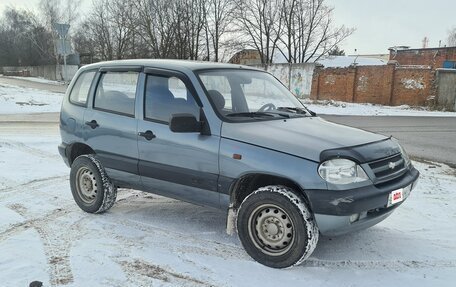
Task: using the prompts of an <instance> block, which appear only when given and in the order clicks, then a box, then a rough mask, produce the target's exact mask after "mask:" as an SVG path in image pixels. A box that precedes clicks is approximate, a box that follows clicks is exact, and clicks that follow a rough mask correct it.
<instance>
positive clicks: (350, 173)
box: [318, 158, 369, 184]
mask: <svg viewBox="0 0 456 287" xmlns="http://www.w3.org/2000/svg"><path fill="white" fill-rule="evenodd" d="M318 174H320V176H321V178H323V179H324V180H326V181H327V182H330V183H333V184H350V183H355V182H362V181H366V180H369V177H368V176H367V175H366V172H365V171H364V170H363V168H362V167H361V166H359V165H358V164H356V162H354V161H351V160H349V159H344V158H336V159H331V160H327V161H325V162H323V163H322V164H320V166H319V167H318Z"/></svg>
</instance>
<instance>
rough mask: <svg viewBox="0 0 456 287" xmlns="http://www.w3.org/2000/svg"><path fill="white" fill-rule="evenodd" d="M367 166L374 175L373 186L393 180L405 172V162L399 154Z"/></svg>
mask: <svg viewBox="0 0 456 287" xmlns="http://www.w3.org/2000/svg"><path fill="white" fill-rule="evenodd" d="M368 164H369V167H370V168H371V170H372V172H373V174H374V175H375V179H374V183H375V184H378V183H382V182H386V181H389V180H392V179H395V178H397V177H399V176H401V175H403V174H404V173H405V172H406V166H405V161H404V159H403V158H402V154H400V153H398V154H395V155H393V156H390V157H387V158H383V159H380V160H376V161H372V162H369V163H368Z"/></svg>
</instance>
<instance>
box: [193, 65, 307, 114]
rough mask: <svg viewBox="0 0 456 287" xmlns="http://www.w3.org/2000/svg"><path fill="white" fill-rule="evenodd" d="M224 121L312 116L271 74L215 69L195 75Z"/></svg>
mask: <svg viewBox="0 0 456 287" xmlns="http://www.w3.org/2000/svg"><path fill="white" fill-rule="evenodd" d="M198 76H199V78H200V79H201V82H202V83H203V85H204V87H205V89H206V91H207V94H208V97H209V98H210V100H211V101H212V103H213V105H214V106H215V108H216V109H217V111H218V113H219V114H220V115H222V117H223V118H227V119H231V120H245V119H262V120H265V119H266V120H267V119H277V118H283V117H285V118H290V117H302V116H306V115H311V113H310V112H309V111H308V110H307V109H306V108H305V107H304V105H303V104H302V103H301V102H300V101H299V100H298V99H297V98H296V97H295V96H294V95H293V94H292V93H291V92H290V91H289V90H288V89H287V88H285V87H284V86H283V85H282V84H281V83H280V82H279V81H278V80H277V79H276V78H274V77H273V76H272V75H270V74H268V73H265V72H262V71H255V70H245V69H218V70H205V71H201V72H199V73H198Z"/></svg>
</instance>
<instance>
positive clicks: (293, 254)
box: [237, 186, 318, 268]
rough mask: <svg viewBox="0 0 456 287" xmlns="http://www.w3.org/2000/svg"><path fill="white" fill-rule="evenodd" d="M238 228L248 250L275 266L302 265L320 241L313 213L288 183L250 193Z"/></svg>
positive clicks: (240, 211)
mask: <svg viewBox="0 0 456 287" xmlns="http://www.w3.org/2000/svg"><path fill="white" fill-rule="evenodd" d="M237 230H238V234H239V238H240V240H241V242H242V245H243V246H244V249H245V250H246V251H247V253H248V254H249V255H250V256H251V257H252V258H253V259H255V260H256V261H257V262H259V263H261V264H263V265H266V266H269V267H273V268H286V267H291V266H293V265H298V264H300V263H301V262H302V261H304V260H305V259H307V258H308V257H309V256H310V255H311V254H312V252H313V250H314V249H315V247H316V245H317V242H318V228H317V225H316V223H315V220H314V218H313V215H312V213H311V212H310V211H309V209H308V207H307V205H306V203H305V202H304V201H303V200H302V199H301V198H300V197H299V196H298V195H297V194H296V193H295V192H294V191H293V190H292V189H290V188H288V187H285V186H266V187H262V188H259V189H258V190H256V191H254V192H253V193H252V194H250V195H249V196H247V197H246V198H245V199H244V201H243V202H242V204H241V206H240V208H239V212H238V217H237Z"/></svg>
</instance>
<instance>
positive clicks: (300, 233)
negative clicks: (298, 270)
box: [59, 60, 419, 268]
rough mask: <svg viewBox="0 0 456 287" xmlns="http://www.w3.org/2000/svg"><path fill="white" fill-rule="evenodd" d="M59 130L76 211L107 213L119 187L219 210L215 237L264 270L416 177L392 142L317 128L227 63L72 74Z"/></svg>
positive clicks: (390, 206)
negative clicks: (222, 231)
mask: <svg viewBox="0 0 456 287" xmlns="http://www.w3.org/2000/svg"><path fill="white" fill-rule="evenodd" d="M60 132H61V137H62V143H61V144H60V146H59V152H60V154H61V156H62V157H63V159H64V161H65V162H66V164H67V165H68V166H69V167H71V172H70V184H71V191H72V194H73V197H74V200H75V201H76V203H77V204H78V206H79V207H80V208H81V209H82V210H84V211H86V212H90V213H101V212H104V211H106V210H108V209H109V208H110V207H112V205H113V204H114V202H115V200H116V193H117V188H119V187H120V188H132V189H138V190H142V191H146V192H152V193H155V194H159V195H162V196H166V197H171V198H176V199H180V200H185V201H188V202H192V203H195V204H200V205H205V206H211V207H215V208H220V209H223V210H226V211H227V231H228V232H230V233H231V232H233V231H235V230H236V231H237V233H238V235H239V238H240V240H241V242H242V245H243V246H244V248H245V250H246V251H247V253H248V254H249V255H251V256H252V257H253V258H254V259H255V260H256V261H258V262H260V263H262V264H264V265H267V266H270V267H274V268H285V267H290V266H293V265H296V264H299V263H300V262H302V261H303V260H305V259H306V258H307V257H308V256H310V254H311V253H312V252H313V250H314V249H315V246H316V244H317V241H318V237H319V235H320V234H322V235H338V234H342V233H346V232H350V231H354V230H360V229H364V228H367V227H370V226H372V225H374V224H377V223H378V222H380V221H382V220H383V219H385V218H386V217H388V216H389V215H390V214H391V213H392V212H393V211H394V210H395V209H396V208H397V207H398V206H399V205H400V204H401V203H402V202H403V201H404V200H405V199H406V198H407V197H408V195H409V194H410V192H411V190H412V189H413V188H414V187H415V185H416V182H417V179H418V175H419V173H418V171H417V170H416V169H415V168H414V167H413V166H412V164H411V162H410V160H409V158H408V157H407V154H406V153H405V152H404V150H403V149H402V147H401V146H400V145H399V144H398V142H397V141H396V140H395V139H394V138H391V137H386V136H383V135H379V134H374V133H370V132H366V131H362V130H359V129H354V128H350V127H347V126H342V125H337V124H334V123H331V122H327V121H325V120H323V119H321V118H319V117H317V116H316V115H315V113H313V112H312V111H310V110H308V109H307V108H306V107H305V106H303V105H302V103H301V102H300V101H299V100H297V99H296V98H295V97H294V96H293V94H292V93H291V92H290V91H288V90H287V89H286V88H285V87H284V86H283V85H282V84H281V83H280V82H279V81H278V80H277V79H276V78H274V77H273V76H272V75H270V74H268V73H267V72H264V71H261V70H256V69H253V68H251V67H244V66H238V65H229V64H214V63H202V62H190V61H176V60H124V61H112V62H104V63H97V64H92V65H88V66H84V67H83V68H81V69H80V70H79V71H78V73H77V74H76V76H75V77H74V79H73V81H72V82H71V84H70V86H69V87H68V91H67V93H66V96H65V98H64V101H63V104H62V110H61V113H60ZM176 212H178V211H176Z"/></svg>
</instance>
